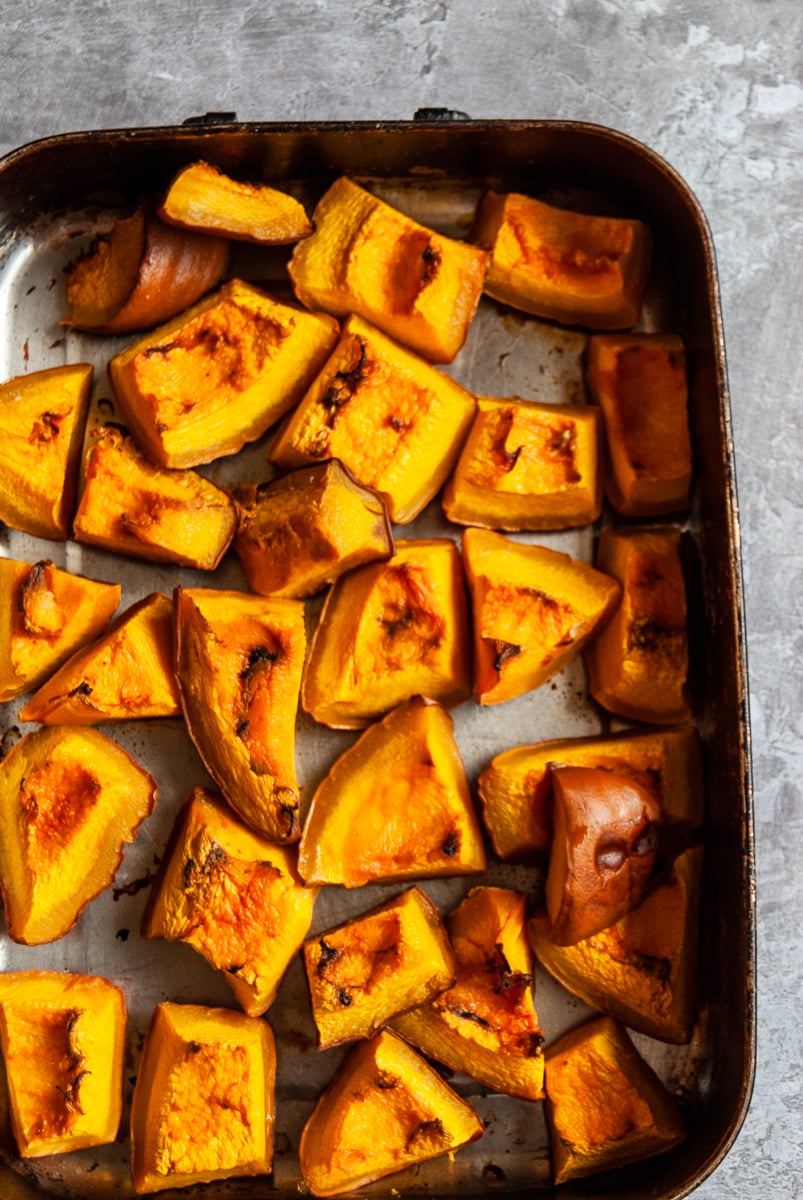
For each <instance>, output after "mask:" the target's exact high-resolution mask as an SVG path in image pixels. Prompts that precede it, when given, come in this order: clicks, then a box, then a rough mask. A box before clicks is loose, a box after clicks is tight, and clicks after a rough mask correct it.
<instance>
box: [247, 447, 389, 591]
mask: <svg viewBox="0 0 803 1200" xmlns="http://www.w3.org/2000/svg"><path fill="white" fill-rule="evenodd" d="M234 499H235V502H236V504H237V534H236V536H235V539H234V550H235V552H236V554H237V556H238V558H239V560H240V563H241V565H242V568H243V570H244V572H245V575H246V578H247V579H248V582H249V584H250V585H251V587H252V588H253V589H254V591H255V592H259V593H260V594H261V595H263V596H290V597H298V598H301V597H304V596H311V595H314V594H315V592H319V591H321V589H322V588H324V587H326V586H327V584H330V583H334V581H335V580H336V579H339V578H340V576H341V575H343V574H345V572H346V571H350V570H352V569H353V568H354V567H359V566H362V565H363V564H364V563H368V562H374V561H375V560H376V559H384V558H389V557H390V556H391V554H392V553H393V545H394V543H393V533H392V530H391V526H390V520H389V517H388V512H387V508H386V506H385V503H384V501H383V500H382V497H381V496H379V495H378V493H377V492H375V491H373V490H372V489H371V488H367V487H364V486H363V484H361V483H359V482H358V481H357V480H356V479H355V478H354V476H353V475H352V473H351V472H350V471H349V470H348V468H347V467H345V466H343V464H342V463H341V462H339V461H338V459H336V458H332V459H329V460H328V461H327V462H324V463H318V464H317V465H316V466H314V467H304V468H302V469H301V470H299V471H291V472H290V474H289V475H285V476H283V477H282V478H280V479H274V480H272V481H271V482H270V483H264V484H260V485H258V486H257V485H254V484H243V485H242V486H241V487H238V488H236V489H235V491H234Z"/></svg>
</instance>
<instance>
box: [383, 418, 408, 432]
mask: <svg viewBox="0 0 803 1200" xmlns="http://www.w3.org/2000/svg"><path fill="white" fill-rule="evenodd" d="M385 424H386V425H388V426H389V427H390V428H391V429H392V430H393V431H394V432H395V433H405V432H406V431H407V430H408V429H412V427H413V424H414V422H413V421H411V420H405V419H404V417H400V416H397V414H396V413H390V415H389V416H388V417H386V418H385Z"/></svg>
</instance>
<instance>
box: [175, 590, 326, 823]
mask: <svg viewBox="0 0 803 1200" xmlns="http://www.w3.org/2000/svg"><path fill="white" fill-rule="evenodd" d="M174 604H175V653H176V676H177V678H178V684H179V690H180V694H181V705H182V708H183V710H184V717H185V719H186V722H187V728H188V730H189V734H190V737H191V738H192V740H193V742H194V743H195V746H196V748H197V750H198V753H199V754H200V756H201V758H202V759H203V762H204V765H205V766H206V769H207V770H208V771H209V774H210V775H211V776H212V778H213V779H214V781H215V783H216V784H217V786H218V787H219V788H220V790H221V791H222V792H223V795H224V796H225V798H226V800H228V802H229V804H231V806H232V808H233V809H234V810H235V811H236V812H237V813H238V814H239V815H240V816H241V817H242V819H243V820H244V821H246V822H247V824H249V825H251V826H252V827H253V828H254V829H256V830H257V831H258V832H259V833H261V834H263V835H264V836H265V837H266V838H267V839H268V840H269V841H272V842H294V841H297V840H298V838H299V836H300V833H301V827H300V824H299V815H298V813H299V803H300V798H299V788H298V781H297V779H296V769H295V725H296V713H297V710H298V694H299V688H300V684H301V672H302V668H303V663H304V651H305V646H306V634H305V629H304V606H303V604H302V602H301V601H300V600H274V599H268V598H264V597H262V596H252V595H247V594H245V593H242V592H232V591H222V590H221V591H217V590H215V589H212V588H183V587H179V588H177V589H176V590H175V593H174Z"/></svg>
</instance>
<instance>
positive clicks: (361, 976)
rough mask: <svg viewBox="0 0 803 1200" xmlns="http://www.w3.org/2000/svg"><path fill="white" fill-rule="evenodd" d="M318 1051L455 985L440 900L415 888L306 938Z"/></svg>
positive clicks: (377, 1025)
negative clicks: (439, 905) (436, 901)
mask: <svg viewBox="0 0 803 1200" xmlns="http://www.w3.org/2000/svg"><path fill="white" fill-rule="evenodd" d="M304 967H305V969H306V972H307V982H308V984H309V991H310V999H311V1001H312V1016H313V1019H314V1021H315V1026H316V1028H317V1030H318V1045H319V1048H320V1049H321V1050H326V1049H328V1048H329V1047H330V1046H337V1045H339V1044H340V1043H341V1042H348V1041H354V1040H355V1039H357V1038H366V1037H371V1036H372V1035H373V1034H375V1033H376V1032H377V1031H378V1030H379V1029H380V1028H381V1026H382V1025H384V1024H385V1023H386V1022H387V1021H389V1020H390V1019H391V1017H394V1016H396V1014H397V1013H400V1012H406V1010H407V1009H409V1008H415V1007H417V1006H418V1005H420V1004H424V1003H426V1002H427V1001H428V1000H431V999H432V998H433V997H434V996H437V995H438V994H439V993H440V992H442V991H444V990H445V989H446V988H447V987H450V986H451V985H452V984H453V983H454V980H455V972H456V969H457V963H456V959H455V956H454V951H453V950H452V948H451V946H450V944H449V938H448V937H447V934H446V930H445V928H444V925H443V922H442V920H441V917H440V913H439V912H438V910H437V908H436V907H435V905H434V904H433V903H432V901H431V900H430V898H429V896H427V894H426V892H424V891H422V890H421V888H419V887H418V886H413V887H411V888H408V889H407V891H405V892H402V893H401V894H400V895H398V896H394V897H392V898H391V899H390V900H388V901H386V903H384V904H382V905H380V906H379V907H378V908H374V909H371V910H370V912H367V913H363V914H362V915H361V916H359V917H354V918H353V919H352V920H351V921H347V922H346V923H345V924H344V925H338V926H336V927H334V928H332V929H328V930H326V931H325V932H324V933H322V934H319V935H318V936H315V937H311V938H308V939H307V941H306V942H305V943H304Z"/></svg>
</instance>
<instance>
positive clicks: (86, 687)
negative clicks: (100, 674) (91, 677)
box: [67, 679, 94, 699]
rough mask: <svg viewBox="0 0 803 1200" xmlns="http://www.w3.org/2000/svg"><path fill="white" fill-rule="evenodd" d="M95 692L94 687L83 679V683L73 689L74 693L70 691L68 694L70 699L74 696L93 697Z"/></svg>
mask: <svg viewBox="0 0 803 1200" xmlns="http://www.w3.org/2000/svg"><path fill="white" fill-rule="evenodd" d="M93 691H94V688H93V687H92V685H91V684H90V683H87V681H86V680H85V679H82V680H81V682H80V683H79V684H78V685H77V686H76V687H74V688H73V689H72V691H69V692H68V693H67V696H68V698H70V699H71V698H72V697H73V696H91V695H92V692H93Z"/></svg>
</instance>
